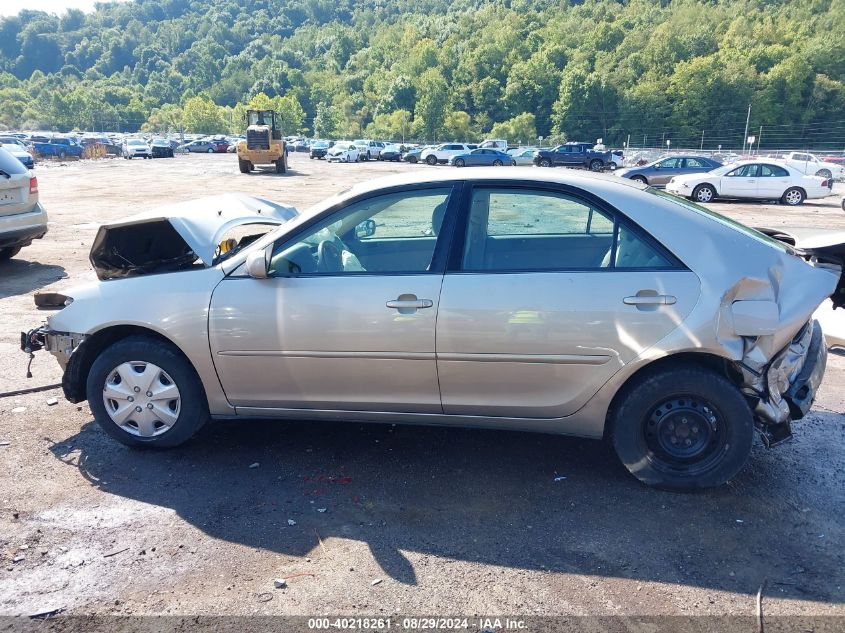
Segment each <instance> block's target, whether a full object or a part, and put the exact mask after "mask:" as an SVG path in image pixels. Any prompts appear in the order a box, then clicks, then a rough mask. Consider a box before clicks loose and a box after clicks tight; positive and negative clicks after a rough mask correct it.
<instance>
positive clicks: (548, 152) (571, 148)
mask: <svg viewBox="0 0 845 633" xmlns="http://www.w3.org/2000/svg"><path fill="white" fill-rule="evenodd" d="M612 163H613V155H612V154H611V153H610V152H609V151H601V150H596V149H593V144H592V143H564V144H563V145H558V146H557V147H554V148H552V149H545V150H543V149H541V150H537V151H536V152H534V164H535V165H537V166H539V167H582V168H584V169H589V170H590V171H604V170H605V169H610V168H611V167H610V165H611V164H612Z"/></svg>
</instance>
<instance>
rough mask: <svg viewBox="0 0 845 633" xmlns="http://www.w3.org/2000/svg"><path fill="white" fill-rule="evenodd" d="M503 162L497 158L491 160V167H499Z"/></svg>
mask: <svg viewBox="0 0 845 633" xmlns="http://www.w3.org/2000/svg"><path fill="white" fill-rule="evenodd" d="M503 164H504V163H502V161H500V160H499V159H498V158H497V159H496V160H494V161H493V167H501V166H502V165H503Z"/></svg>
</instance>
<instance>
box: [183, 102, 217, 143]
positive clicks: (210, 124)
mask: <svg viewBox="0 0 845 633" xmlns="http://www.w3.org/2000/svg"><path fill="white" fill-rule="evenodd" d="M182 111H183V115H182V121H183V123H184V125H185V130H186V131H188V132H194V133H198V134H219V133H220V132H221V131H223V130H225V129H226V120H225V118H224V117H223V113H222V112H221V109H220V107H219V106H218V105H217V104H216V103H214V102H213V101H212V100H211V99H209V98H208V97H206V96H205V95H197V96H196V97H191V98H190V99H188V100H187V101H185V104H184V105H183V106H182Z"/></svg>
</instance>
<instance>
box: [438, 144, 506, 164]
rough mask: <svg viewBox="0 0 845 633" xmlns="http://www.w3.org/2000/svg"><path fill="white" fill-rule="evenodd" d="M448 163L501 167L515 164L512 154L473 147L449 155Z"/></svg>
mask: <svg viewBox="0 0 845 633" xmlns="http://www.w3.org/2000/svg"><path fill="white" fill-rule="evenodd" d="M449 164H450V165H453V166H455V167H501V166H502V165H515V164H516V163H515V162H514V160H513V156H511V155H510V154H508V153H506V152H500V151H499V150H497V149H488V148H482V149H474V150H472V151H471V152H466V153H464V154H456V155H455V156H450V157H449Z"/></svg>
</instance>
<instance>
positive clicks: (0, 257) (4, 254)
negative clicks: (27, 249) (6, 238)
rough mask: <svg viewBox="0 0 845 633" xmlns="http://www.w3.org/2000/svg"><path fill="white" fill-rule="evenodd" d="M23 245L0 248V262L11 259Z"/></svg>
mask: <svg viewBox="0 0 845 633" xmlns="http://www.w3.org/2000/svg"><path fill="white" fill-rule="evenodd" d="M22 248H23V246H7V247H6V248H0V262H5V261H8V260H10V259H12V258H13V257H14V256H15V255H17V254H18V253H20V252H21V249H22Z"/></svg>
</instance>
